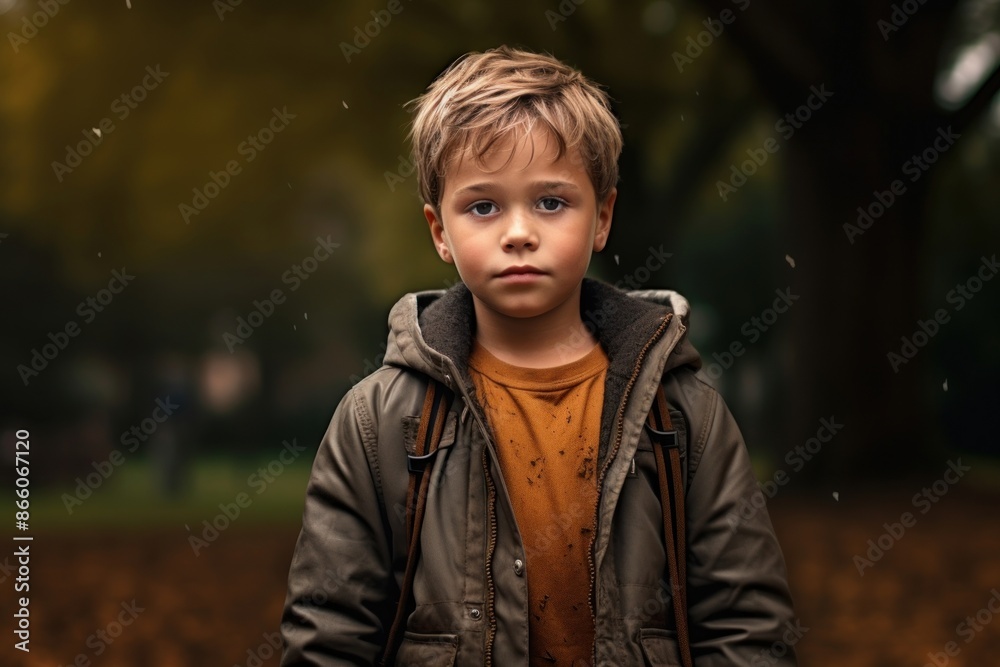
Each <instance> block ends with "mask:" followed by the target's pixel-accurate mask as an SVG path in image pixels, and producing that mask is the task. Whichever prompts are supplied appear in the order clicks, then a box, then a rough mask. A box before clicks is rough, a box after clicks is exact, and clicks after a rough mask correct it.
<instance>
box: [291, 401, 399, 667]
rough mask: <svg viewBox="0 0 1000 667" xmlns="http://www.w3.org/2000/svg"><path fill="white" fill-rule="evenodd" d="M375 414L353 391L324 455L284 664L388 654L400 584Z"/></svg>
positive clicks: (296, 566) (314, 480) (294, 582)
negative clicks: (375, 463)
mask: <svg viewBox="0 0 1000 667" xmlns="http://www.w3.org/2000/svg"><path fill="white" fill-rule="evenodd" d="M369 415H370V413H369V412H368V411H367V407H366V405H365V402H364V399H363V397H362V396H361V394H360V393H359V392H357V391H356V388H355V389H352V390H351V391H350V392H348V394H347V395H346V396H345V397H344V399H343V400H342V401H341V402H340V405H339V406H338V407H337V409H336V411H335V412H334V414H333V419H332V421H331V423H330V427H329V429H328V430H327V432H326V436H325V437H324V438H323V441H322V443H321V445H320V447H319V450H318V451H317V453H316V459H315V461H314V463H313V467H312V474H311V476H310V479H309V485H308V487H307V489H306V499H305V509H304V511H303V515H302V531H301V533H300V534H299V538H298V542H297V544H296V546H295V553H294V555H293V557H292V563H291V567H290V571H289V575H288V594H287V597H286V599H285V607H284V611H283V613H282V623H281V634H282V636H283V637H284V640H285V650H284V655H283V656H282V661H281V664H282V665H283V666H284V667H291V666H296V667H304V666H307V665H308V666H310V667H312V666H316V667H319V666H323V667H333V666H334V665H336V666H338V667H340V666H342V665H373V664H374V663H375V662H376V661H377V660H378V659H379V658H380V657H381V651H382V645H383V641H384V639H383V637H384V633H385V632H386V631H387V625H388V624H389V623H391V614H392V611H393V605H394V604H395V598H393V599H390V594H393V593H394V591H395V590H396V584H395V581H394V580H393V577H392V563H391V555H390V547H389V540H388V537H387V529H386V527H385V524H384V522H383V516H384V514H383V512H382V509H381V507H380V503H379V496H378V490H377V487H376V483H377V482H376V478H375V476H373V473H372V468H371V466H370V465H369V463H368V457H367V455H366V450H367V451H369V452H375V451H376V449H375V447H376V439H377V438H376V435H375V430H374V428H373V426H372V424H371V421H370V418H369Z"/></svg>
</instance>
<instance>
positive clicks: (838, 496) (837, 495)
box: [833, 491, 840, 502]
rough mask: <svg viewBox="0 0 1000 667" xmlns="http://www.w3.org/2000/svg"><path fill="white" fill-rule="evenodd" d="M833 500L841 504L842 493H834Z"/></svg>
mask: <svg viewBox="0 0 1000 667" xmlns="http://www.w3.org/2000/svg"><path fill="white" fill-rule="evenodd" d="M833 499H834V500H836V501H837V502H840V493H839V492H837V491H834V492H833Z"/></svg>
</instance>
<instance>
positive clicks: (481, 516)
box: [282, 279, 807, 667]
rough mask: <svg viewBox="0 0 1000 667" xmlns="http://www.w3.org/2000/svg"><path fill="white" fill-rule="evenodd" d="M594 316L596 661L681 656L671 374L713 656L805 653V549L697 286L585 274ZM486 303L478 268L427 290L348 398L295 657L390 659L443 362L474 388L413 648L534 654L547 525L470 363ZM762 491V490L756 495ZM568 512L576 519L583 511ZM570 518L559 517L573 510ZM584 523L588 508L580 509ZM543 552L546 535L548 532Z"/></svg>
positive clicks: (694, 631)
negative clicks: (743, 426)
mask: <svg viewBox="0 0 1000 667" xmlns="http://www.w3.org/2000/svg"><path fill="white" fill-rule="evenodd" d="M581 315H582V316H583V317H584V321H585V322H586V323H588V325H589V326H590V327H593V329H592V330H593V331H594V334H595V336H596V337H597V338H598V340H599V341H600V343H601V345H602V346H603V347H604V349H605V351H606V352H607V354H608V358H609V362H610V365H609V368H608V372H607V380H606V384H605V395H604V405H603V412H602V415H601V439H600V447H599V452H598V454H599V458H598V466H597V470H598V471H599V473H598V475H599V476H598V484H599V500H598V506H597V508H596V512H594V511H593V508H591V509H590V510H588V511H587V514H589V515H590V518H589V521H590V522H591V525H592V527H593V530H594V532H593V535H594V539H593V549H592V552H591V554H590V563H591V581H590V582H585V581H581V582H580V585H581V586H588V587H589V590H590V595H591V605H592V610H593V613H594V621H595V629H596V640H595V645H594V652H593V658H594V660H593V664H595V665H601V666H604V665H613V666H615V667H628V666H632V665H679V664H680V661H679V658H678V652H677V642H676V634H675V631H674V621H673V615H672V606H671V598H670V586H669V584H668V583H667V575H666V556H665V548H664V538H663V527H662V520H661V510H660V501H659V486H658V483H657V476H656V469H655V461H654V457H653V451H652V446H651V443H650V439H649V437H648V433H647V431H646V429H645V428H644V423H645V420H646V416H647V414H648V413H649V410H650V407H651V405H652V402H653V399H654V396H655V393H656V389H657V385H658V384H659V383H660V382H661V381H662V383H663V385H664V389H665V392H666V397H667V401H668V403H669V405H670V408H671V417H672V421H673V425H674V428H675V429H677V431H678V436H679V441H680V445H681V453H682V463H683V467H684V478H685V488H686V517H687V520H686V526H687V535H688V545H687V562H688V569H687V588H688V592H687V599H688V618H689V624H690V638H691V647H692V653H693V655H694V661H695V665H697V666H698V667H716V666H717V667H723V666H725V667H731V666H732V665H751V664H753V665H757V664H761V665H768V666H771V665H781V666H782V667H787V666H790V665H794V664H795V659H794V649H793V645H794V644H795V643H796V642H797V641H798V639H799V638H800V637H801V636H802V634H804V632H805V630H807V628H802V627H801V626H800V625H799V624H798V622H797V621H794V619H793V612H792V605H791V600H790V597H789V592H788V586H787V582H786V574H785V565H784V561H783V558H782V554H781V550H780V548H779V546H778V542H777V540H776V539H775V535H774V531H773V529H772V527H771V522H770V519H769V518H768V515H767V512H766V510H761V511H756V512H754V513H753V515H752V516H751V517H750V518H744V516H740V514H739V513H738V512H737V508H738V506H739V505H740V503H741V501H742V500H744V499H749V498H750V497H751V494H753V493H754V492H755V491H757V482H756V480H755V479H754V475H753V472H752V470H751V468H750V461H749V458H748V455H747V452H746V448H745V446H744V444H743V439H742V436H741V435H740V431H739V429H738V427H737V425H736V423H735V421H734V420H733V417H732V415H731V414H730V412H729V410H728V409H727V407H726V405H725V403H724V402H723V400H722V399H721V398H720V396H719V394H718V393H717V392H716V391H715V390H714V389H713V388H712V387H711V386H709V385H708V384H706V383H705V382H703V381H702V380H701V379H700V378H699V377H698V375H697V374H696V370H697V369H698V368H699V367H700V365H701V362H700V359H699V357H698V354H697V352H696V351H695V350H694V348H693V347H692V345H691V344H690V343H689V342H688V340H687V337H686V331H687V327H686V323H685V319H686V316H687V302H686V301H685V300H684V299H683V298H682V297H680V296H679V295H678V294H676V293H674V292H669V291H653V290H649V291H635V292H628V293H626V292H623V291H621V290H619V289H616V288H615V287H612V286H610V285H607V284H605V283H602V282H599V281H594V280H590V279H585V280H584V283H583V288H582V294H581ZM474 322H475V316H474V311H473V305H472V298H471V294H470V292H469V291H468V288H466V287H465V285H463V284H461V283H459V284H458V285H456V286H455V287H453V288H451V289H449V290H448V291H447V292H445V291H442V290H437V291H427V292H419V293H415V294H408V295H406V296H405V297H403V298H402V299H401V300H400V301H399V302H398V303H397V304H396V305H395V307H393V309H392V311H391V313H390V315H389V325H390V334H389V340H388V345H387V348H386V354H385V360H384V365H383V366H382V367H381V368H380V369H379V370H377V371H375V372H374V373H372V374H371V375H370V376H368V377H367V378H365V379H364V380H362V381H361V382H359V383H357V384H356V385H355V386H354V387H353V388H352V389H351V390H350V391H349V392H348V393H347V394H346V395H345V396H344V398H343V400H342V401H341V403H340V405H339V406H338V407H337V409H336V411H335V412H334V415H333V420H332V422H331V424H330V427H329V430H328V431H327V433H326V436H325V438H324V439H323V442H322V444H321V445H320V447H319V451H318V452H317V454H316V459H315V463H314V465H313V470H312V476H311V479H310V481H309V485H308V489H307V491H306V500H305V510H304V513H303V520H302V532H301V534H300V536H299V539H298V543H297V545H296V548H295V555H294V557H293V559H292V564H291V571H290V574H289V578H288V595H287V599H286V602H285V609H284V614H283V618H282V635H283V637H284V639H285V642H286V648H285V652H284V656H283V661H282V665H286V666H291V665H317V666H318V665H323V666H332V665H372V664H374V663H376V662H377V661H378V659H379V657H380V655H381V651H382V646H383V643H384V640H385V635H386V633H387V631H388V628H389V626H390V625H391V623H392V618H393V612H394V605H395V601H396V599H397V597H398V595H399V585H400V584H401V582H402V578H403V570H404V567H405V563H406V545H405V521H404V515H405V510H404V508H405V503H406V489H407V482H408V471H407V460H406V452H407V451H412V448H413V440H414V435H415V433H416V430H417V422H418V419H419V415H420V414H421V407H422V404H423V399H424V393H425V389H426V386H427V380H426V377H427V376H430V377H433V378H434V379H436V380H437V381H438V382H441V383H443V384H445V385H446V386H448V387H449V388H450V389H451V390H452V391H453V392H454V394H455V400H454V401H453V402H452V407H451V410H450V412H449V413H448V415H447V418H446V422H445V428H444V433H443V436H442V438H441V444H440V450H439V452H438V454H437V455H436V457H435V461H434V463H433V465H432V466H431V467H430V468H429V469H428V472H427V474H429V475H430V486H429V488H430V491H429V494H428V496H427V507H426V515H425V518H424V524H423V530H422V532H421V548H422V556H421V561H420V566H419V568H418V569H417V573H416V578H415V581H414V588H413V600H414V601H415V603H416V608H415V610H414V611H413V613H412V614H410V616H409V618H408V622H407V625H406V633H405V637H404V639H403V643H402V646H401V647H400V650H399V654H398V657H397V660H396V664H397V665H420V666H422V667H426V666H434V665H462V666H464V665H470V666H471V665H496V666H497V667H509V666H520V665H527V664H528V591H527V585H526V578H525V572H526V570H527V569H530V568H531V566H532V555H533V553H532V552H533V550H532V548H531V547H532V545H537V544H538V541H537V540H538V536H532V535H521V534H520V533H519V531H518V527H517V524H516V522H515V520H514V516H513V512H512V509H511V504H510V500H509V497H508V494H507V491H506V489H505V485H504V480H503V478H502V476H501V474H500V469H499V467H498V462H497V455H496V443H495V442H494V441H493V438H492V436H491V431H490V428H489V425H488V423H487V420H486V418H485V416H484V414H485V413H484V411H483V409H482V407H481V405H480V404H479V402H478V401H477V399H476V396H475V393H474V390H473V384H472V382H471V379H470V377H469V374H468V369H467V365H466V363H467V360H468V357H469V352H470V350H471V345H472V339H473V332H474ZM744 506H745V503H744ZM564 519H565V518H564ZM558 520H560V517H553V521H558ZM576 520H579V518H577V519H576ZM534 551H536V552H537V551H538V550H537V549H536V550H534Z"/></svg>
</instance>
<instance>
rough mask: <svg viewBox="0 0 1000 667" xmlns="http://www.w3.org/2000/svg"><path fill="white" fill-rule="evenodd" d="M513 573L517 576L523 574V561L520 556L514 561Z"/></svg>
mask: <svg viewBox="0 0 1000 667" xmlns="http://www.w3.org/2000/svg"><path fill="white" fill-rule="evenodd" d="M514 574H516V575H517V576H519V577H520V576H521V575H522V574H524V561H522V560H521V559H520V558H518V559H517V560H515V561H514Z"/></svg>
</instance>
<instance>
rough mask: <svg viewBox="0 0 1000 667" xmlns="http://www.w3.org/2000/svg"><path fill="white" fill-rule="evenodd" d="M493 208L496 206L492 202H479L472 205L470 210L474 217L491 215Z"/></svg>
mask: <svg viewBox="0 0 1000 667" xmlns="http://www.w3.org/2000/svg"><path fill="white" fill-rule="evenodd" d="M494 208H496V204H494V203H493V202H491V201H481V202H476V203H475V204H473V205H472V208H471V209H470V210H471V211H472V212H473V213H475V214H476V215H489V214H490V213H493V209H494Z"/></svg>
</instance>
